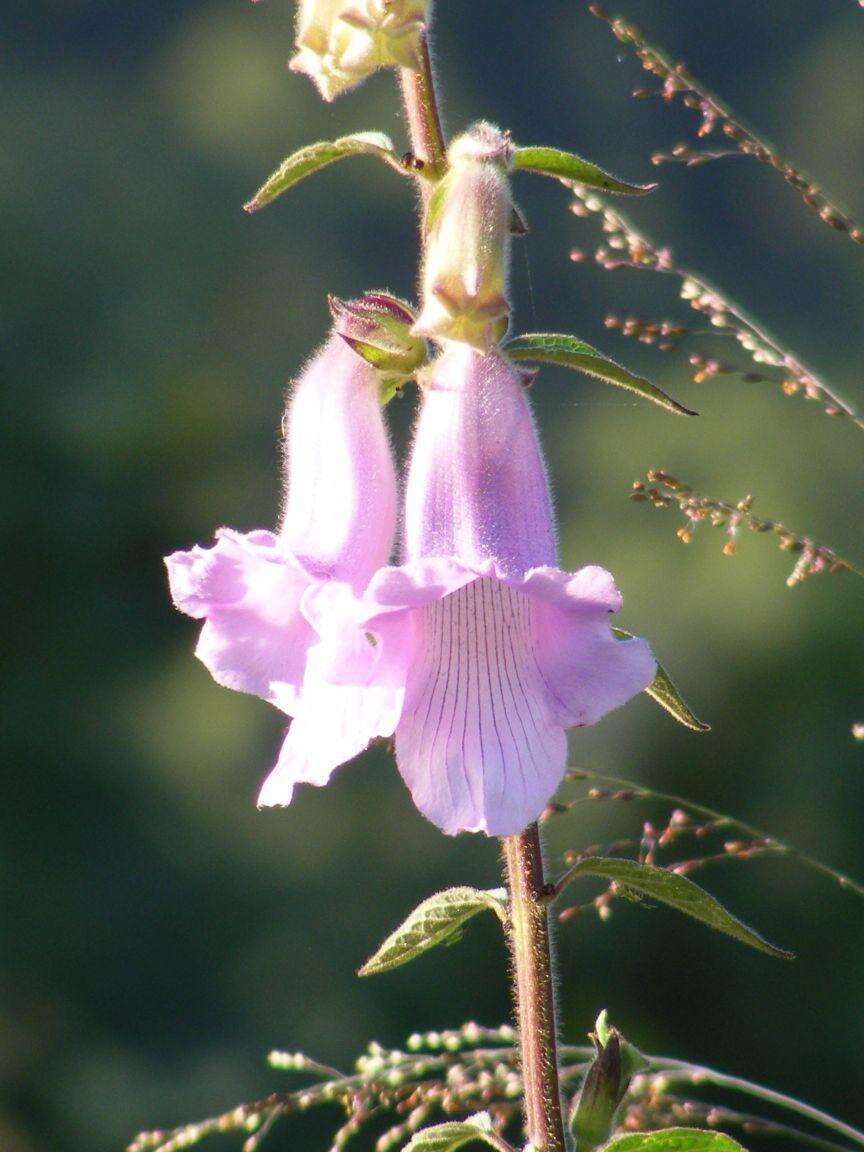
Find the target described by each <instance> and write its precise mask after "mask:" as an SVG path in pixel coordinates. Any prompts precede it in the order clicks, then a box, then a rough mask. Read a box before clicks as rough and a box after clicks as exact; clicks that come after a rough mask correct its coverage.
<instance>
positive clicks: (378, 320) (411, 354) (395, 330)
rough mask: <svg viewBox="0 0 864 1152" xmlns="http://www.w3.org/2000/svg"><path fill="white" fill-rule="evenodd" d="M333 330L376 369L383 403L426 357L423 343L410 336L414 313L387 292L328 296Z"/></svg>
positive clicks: (415, 370)
mask: <svg viewBox="0 0 864 1152" xmlns="http://www.w3.org/2000/svg"><path fill="white" fill-rule="evenodd" d="M329 303H330V311H331V313H332V316H333V329H334V331H335V332H337V333H338V334H339V335H340V336H341V337H342V339H343V340H344V341H345V343H346V344H347V345H348V346H349V347H350V348H352V349H353V351H354V352H356V353H357V355H358V356H361V357H362V358H363V359H364V360H365V361H366V362H367V364H371V365H372V366H373V367H374V368H376V369H377V371H378V374H379V380H380V398H381V402H382V404H386V403H387V401H388V400H390V399H391V398H392V396H393V395H394V393H395V392H396V391H397V390H398V389H399V388H401V386H402V385H403V384H405V383H407V381H408V380H410V379H411V377H412V376H414V375H415V374H416V372H417V370H418V369H419V368H420V367H421V365H422V364H423V363H424V362H425V360H426V346H425V344H424V342H423V340H422V339H421V338H420V337H419V336H415V335H413V333H412V331H411V329H412V325H413V324H414V320H415V317H414V313H413V312H412V311H411V309H410V308H409V307H408V305H407V304H405V303H404V302H403V301H402V300H398V299H397V298H396V297H395V296H390V295H389V294H388V293H386V292H367V293H365V295H363V296H361V297H360V299H359V300H351V301H345V300H339V299H338V298H337V297H335V296H331V297H330V301H329Z"/></svg>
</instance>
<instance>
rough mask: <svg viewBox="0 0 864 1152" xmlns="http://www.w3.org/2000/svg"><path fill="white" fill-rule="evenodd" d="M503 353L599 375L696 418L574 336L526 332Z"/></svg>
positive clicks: (663, 406) (516, 338) (640, 378)
mask: <svg viewBox="0 0 864 1152" xmlns="http://www.w3.org/2000/svg"><path fill="white" fill-rule="evenodd" d="M504 351H505V352H506V353H507V355H508V356H509V357H510V359H511V360H531V361H534V362H535V363H543V364H560V365H562V366H563V367H564V368H573V369H575V370H576V371H577V372H587V373H588V375H589V376H596V377H597V378H598V379H599V380H605V381H606V383H607V384H615V385H616V386H617V387H619V388H626V389H627V390H628V391H629V392H635V393H636V395H637V396H643V397H644V398H645V399H646V400H651V401H653V403H655V404H659V405H660V407H661V408H665V409H666V410H667V411H669V412H675V413H677V414H678V415H679V416H696V415H698V413H696V412H693V411H692V410H691V409H690V408H685V407H684V405H683V404H679V403H678V401H677V400H673V399H672V397H671V396H668V395H667V394H666V393H665V392H664V391H663V390H662V389H661V388H658V387H657V385H656V384H652V383H651V382H650V381H648V380H644V379H643V378H642V377H641V376H634V375H633V373H632V372H628V371H627V369H626V368H624V367H623V366H622V365H621V364H617V363H616V362H615V361H614V360H610V359H609V358H608V357H607V356H604V355H603V354H602V353H600V352H598V351H597V349H596V348H592V347H591V345H590V344H586V343H585V342H584V340H578V339H577V338H576V337H575V336H564V335H560V334H558V333H553V332H527V333H526V334H525V335H524V336H516V337H514V338H513V339H512V340H509V341H508V342H507V343H506V344H505V345H504Z"/></svg>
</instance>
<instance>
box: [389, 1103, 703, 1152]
mask: <svg viewBox="0 0 864 1152" xmlns="http://www.w3.org/2000/svg"><path fill="white" fill-rule="evenodd" d="M476 1140H482V1141H483V1143H484V1144H491V1145H492V1147H493V1148H500V1147H501V1146H502V1143H503V1142H502V1141H501V1140H499V1138H498V1137H497V1136H496V1135H495V1132H494V1130H493V1128H492V1121H491V1119H490V1118H489V1114H488V1112H478V1113H477V1114H476V1115H474V1116H469V1117H468V1119H467V1120H448V1121H446V1122H445V1123H444V1124H433V1125H432V1126H431V1127H429V1128H421V1129H420V1131H419V1132H417V1133H415V1134H414V1136H412V1138H411V1140H410V1142H409V1143H408V1144H406V1145H405V1149H404V1152H456V1149H457V1148H462V1147H463V1146H464V1145H465V1144H472V1143H474V1141H476ZM718 1152H722V1150H721V1149H718Z"/></svg>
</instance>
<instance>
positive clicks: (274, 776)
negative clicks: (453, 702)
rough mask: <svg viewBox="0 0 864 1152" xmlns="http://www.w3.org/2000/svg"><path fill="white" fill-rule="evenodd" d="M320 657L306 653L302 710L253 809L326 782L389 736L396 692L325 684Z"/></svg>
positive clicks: (318, 652) (315, 651)
mask: <svg viewBox="0 0 864 1152" xmlns="http://www.w3.org/2000/svg"><path fill="white" fill-rule="evenodd" d="M325 659H326V653H325V652H324V651H323V649H322V647H321V646H320V645H316V646H315V647H313V648H312V649H311V650H310V652H309V658H308V661H307V667H306V678H305V681H304V684H303V693H302V706H301V707H300V708H299V709H298V712H297V716H296V717H295V719H294V720H293V721H292V723H291V727H290V728H289V730H288V735H287V736H286V737H285V742H284V743H283V745H282V751H281V752H280V753H279V759H278V761H277V763H276V767H275V768H274V769H273V771H272V772H271V773H270V775H269V776H268V777H267V779H266V780H265V781H264V784H263V786H262V788H261V792H260V794H259V796H258V806H259V808H266V807H273V806H284V805H287V804H290V803H291V797H292V794H293V791H294V785H295V784H301V783H302V784H315V785H317V786H319V787H320V786H322V785H324V784H326V783H327V782H328V781H329V779H330V777H331V775H332V774H333V771H334V770H335V769H336V768H338V767H339V765H340V764H345V763H347V761H349V760H353V759H354V757H355V756H358V755H359V754H360V753H361V752H363V751H364V750H365V749H366V747H367V746H368V744H369V742H370V740H373V739H374V738H375V737H376V736H390V735H392V733H393V729H394V727H395V726H396V721H397V719H398V717H399V712H400V710H401V707H402V692H401V691H400V690H392V689H389V688H382V687H375V686H373V687H366V688H356V687H345V686H342V685H337V684H331V683H328V682H327V681H326V680H325V679H324V678H323V676H322V671H323V668H322V663H323V661H324V660H325Z"/></svg>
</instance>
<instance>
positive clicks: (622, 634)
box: [612, 628, 711, 732]
mask: <svg viewBox="0 0 864 1152" xmlns="http://www.w3.org/2000/svg"><path fill="white" fill-rule="evenodd" d="M612 631H613V632H614V633H615V635H616V636H617V637H618V638H619V639H620V640H632V639H633V633H632V632H627V631H626V630H625V629H624V628H613V629H612ZM645 692H646V693H647V695H648V696H650V697H651V699H652V700H654V701H656V703H657V704H659V705H660V707H661V708H663V709H665V710H666V711H667V712H668V713H669V715H670V716H672V717H674V718H675V719H676V720H677V721H678V723H679V724H683V725H684V727H685V728H690V729H692V730H693V731H694V732H710V731H711V725H710V724H706V723H705V721H704V720H700V719H699V717H698V716H696V715H695V713H693V712H691V711H690V709H689V708H688V707H687V705H686V704H685V703H684V700H683V699H682V697H681V693H680V692H679V691H678V689H677V688H676V687H675V685H674V684H673V683H672V679H671V678H670V676H669V673H668V672H667V671H666V669H665V668H664V667H663V666H662V664H658V665H657V672H656V674H655V676H654V679H653V680H652V681H651V683H650V684H649V685H648V687H647V688H646V689H645Z"/></svg>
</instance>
